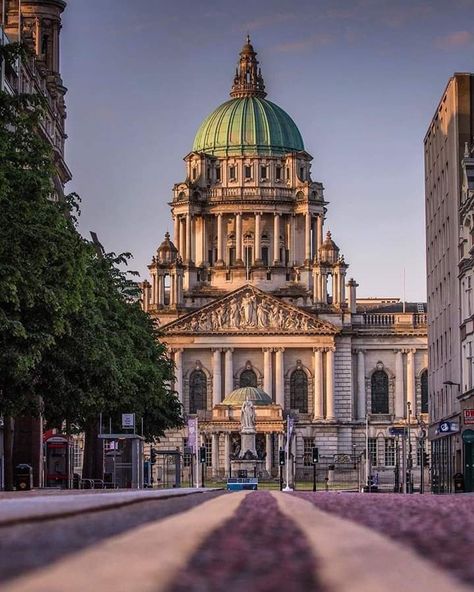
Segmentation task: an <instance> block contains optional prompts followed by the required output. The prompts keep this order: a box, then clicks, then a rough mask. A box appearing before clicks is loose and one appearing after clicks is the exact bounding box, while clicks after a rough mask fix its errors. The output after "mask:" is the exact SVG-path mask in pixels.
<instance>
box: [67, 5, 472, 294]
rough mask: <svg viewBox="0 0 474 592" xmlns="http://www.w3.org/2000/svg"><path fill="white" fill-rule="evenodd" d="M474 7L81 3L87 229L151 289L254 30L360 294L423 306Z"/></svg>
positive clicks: (77, 180) (72, 104)
mask: <svg viewBox="0 0 474 592" xmlns="http://www.w3.org/2000/svg"><path fill="white" fill-rule="evenodd" d="M473 16H474V0H451V2H449V4H448V3H446V2H445V1H443V2H439V1H438V0H435V1H431V2H423V1H418V0H411V1H410V2H405V1H398V2H397V1H395V0H354V1H348V0H341V1H339V0H299V2H297V3H296V2H295V3H292V2H288V0H286V1H280V0H273V1H269V0H266V1H265V0H263V1H258V2H257V1H256V0H252V1H250V0H241V1H240V2H237V1H234V2H231V1H228V0H220V1H217V0H216V1H214V0H200V1H198V2H196V1H191V0H174V1H173V2H165V1H164V0H134V1H133V2H130V0H70V2H69V5H68V8H67V10H66V12H65V14H64V27H63V31H62V72H63V79H64V83H65V86H66V87H68V89H69V92H68V94H67V97H66V99H67V104H68V120H67V131H68V135H69V139H68V142H67V159H68V163H69V165H70V167H71V169H72V172H73V175H74V179H73V181H72V182H71V183H70V184H69V186H68V189H69V190H70V191H73V190H74V191H77V192H78V193H79V194H80V195H81V197H82V200H83V202H82V212H83V213H82V219H81V230H82V232H83V233H86V232H87V233H88V231H89V230H95V231H96V232H97V233H98V235H99V237H100V239H101V241H102V243H103V244H104V246H105V248H106V249H107V250H114V251H131V252H132V253H133V254H134V257H135V259H134V261H133V262H132V264H131V267H132V268H134V269H137V270H138V271H140V272H141V273H142V275H143V277H146V276H145V274H146V273H147V269H146V265H147V264H148V263H149V260H150V259H151V256H152V255H153V253H154V251H155V249H156V247H157V245H158V244H159V243H160V242H161V240H162V237H163V234H164V232H165V231H166V230H167V229H170V230H171V228H172V225H171V219H170V214H169V207H168V202H169V201H170V199H171V188H172V186H173V184H174V183H175V182H178V181H181V180H183V179H184V166H183V162H182V158H183V157H184V156H185V155H186V154H187V153H188V152H189V151H190V149H191V146H192V142H193V138H194V134H195V132H196V130H197V128H198V127H199V124H200V122H201V121H202V120H203V119H204V117H205V116H206V115H208V113H210V112H211V111H212V110H213V109H214V108H215V107H217V106H218V105H219V104H220V103H222V102H224V101H225V100H227V98H228V92H229V89H230V84H231V80H232V74H233V71H234V68H235V64H236V61H237V57H238V52H239V50H240V48H241V45H242V43H243V39H244V35H245V33H246V32H247V31H249V32H250V35H251V37H252V42H253V44H254V47H255V49H256V51H258V58H259V59H260V63H261V66H262V72H263V75H264V78H265V82H266V86H267V91H268V98H269V99H270V100H272V101H274V102H276V103H277V104H278V105H280V106H281V107H282V108H283V109H285V110H286V111H287V112H288V113H289V114H290V115H291V116H292V117H293V119H294V120H295V122H296V124H297V125H298V127H299V129H300V131H301V133H302V135H303V139H304V142H305V146H306V149H307V150H308V151H309V152H310V153H311V154H312V155H313V156H314V161H313V178H314V179H315V180H320V181H322V182H323V183H324V186H325V189H326V192H325V197H326V199H327V200H328V201H329V202H330V205H329V213H328V221H327V225H326V228H327V229H328V228H329V229H330V230H331V231H332V233H333V238H334V239H335V241H336V242H337V243H338V244H339V246H340V247H341V250H342V252H343V253H344V255H345V258H346V261H347V262H348V263H349V264H350V268H349V275H350V276H353V277H354V278H356V279H357V281H358V282H359V284H360V288H359V295H361V296H362V295H363V296H382V295H386V296H401V295H402V286H403V279H402V278H403V268H404V267H406V294H407V298H408V299H411V300H414V301H421V300H424V299H425V293H426V290H425V260H424V257H425V254H424V242H425V241H424V189H423V137H424V134H425V131H426V129H427V126H428V123H429V121H430V119H431V116H432V114H433V113H434V110H435V108H436V105H437V102H438V100H439V98H440V96H441V93H442V92H443V89H444V87H445V85H446V83H447V81H448V79H449V77H450V76H451V75H452V74H453V72H455V71H473V70H474V18H473Z"/></svg>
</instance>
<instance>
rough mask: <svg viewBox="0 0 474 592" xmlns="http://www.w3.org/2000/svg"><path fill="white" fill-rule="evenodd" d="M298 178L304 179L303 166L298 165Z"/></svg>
mask: <svg viewBox="0 0 474 592" xmlns="http://www.w3.org/2000/svg"><path fill="white" fill-rule="evenodd" d="M300 179H301V180H302V181H304V168H303V167H300Z"/></svg>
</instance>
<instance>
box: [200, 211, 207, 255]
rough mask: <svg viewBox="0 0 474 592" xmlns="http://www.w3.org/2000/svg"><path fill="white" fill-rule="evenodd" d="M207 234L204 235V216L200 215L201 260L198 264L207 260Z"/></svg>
mask: <svg viewBox="0 0 474 592" xmlns="http://www.w3.org/2000/svg"><path fill="white" fill-rule="evenodd" d="M206 239H207V236H206V218H205V217H204V216H201V261H200V265H205V264H206V262H207V240H206Z"/></svg>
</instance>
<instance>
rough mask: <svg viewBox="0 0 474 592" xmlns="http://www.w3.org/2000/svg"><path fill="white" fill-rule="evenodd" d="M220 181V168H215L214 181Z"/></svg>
mask: <svg viewBox="0 0 474 592" xmlns="http://www.w3.org/2000/svg"><path fill="white" fill-rule="evenodd" d="M220 180H221V167H220V166H217V167H216V181H217V182H219V181H220Z"/></svg>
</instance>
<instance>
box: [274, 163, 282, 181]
mask: <svg viewBox="0 0 474 592" xmlns="http://www.w3.org/2000/svg"><path fill="white" fill-rule="evenodd" d="M275 179H276V180H277V181H281V166H277V167H276V169H275Z"/></svg>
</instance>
